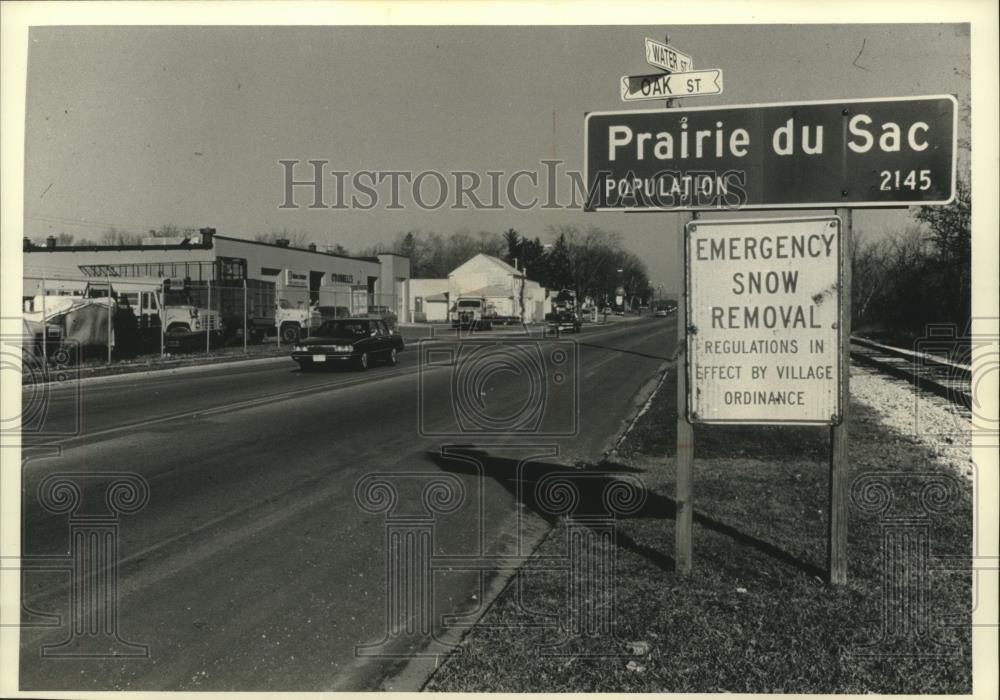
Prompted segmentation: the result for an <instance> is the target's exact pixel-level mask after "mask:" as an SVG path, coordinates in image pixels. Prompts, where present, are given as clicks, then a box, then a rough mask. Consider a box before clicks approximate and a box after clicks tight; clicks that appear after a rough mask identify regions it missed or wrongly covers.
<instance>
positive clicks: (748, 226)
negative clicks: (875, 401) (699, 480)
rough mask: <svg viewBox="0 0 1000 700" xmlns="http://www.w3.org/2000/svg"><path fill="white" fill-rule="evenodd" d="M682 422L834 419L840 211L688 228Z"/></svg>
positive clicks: (828, 421) (817, 422) (700, 222)
mask: <svg viewBox="0 0 1000 700" xmlns="http://www.w3.org/2000/svg"><path fill="white" fill-rule="evenodd" d="M685 249H686V257H687V260H686V269H687V281H686V282H687V300H688V302H687V303H688V306H687V314H688V316H687V318H688V324H689V325H688V335H687V343H688V344H687V352H688V392H689V394H688V419H689V420H690V421H691V422H693V423H782V424H811V425H821V424H822V425H830V424H835V423H838V422H839V421H840V416H841V405H840V401H841V391H840V387H841V376H840V361H839V359H840V347H841V342H840V341H841V337H840V334H841V328H842V325H841V322H840V313H841V304H840V302H841V294H842V285H841V279H842V277H841V270H842V265H843V263H842V253H841V236H840V219H839V218H838V217H822V218H801V219H775V220H767V221H765V220H752V219H748V220H743V221H734V220H721V219H717V220H697V221H692V222H691V223H690V224H688V226H687V241H686V246H685Z"/></svg>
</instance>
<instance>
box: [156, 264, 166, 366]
mask: <svg viewBox="0 0 1000 700" xmlns="http://www.w3.org/2000/svg"><path fill="white" fill-rule="evenodd" d="M165 289H166V288H165V285H164V284H163V281H162V280H161V281H160V296H159V298H158V299H157V300H156V313H157V315H158V316H159V317H160V357H163V356H164V355H166V354H167V352H166V342H167V324H166V319H165V318H164V316H165V312H164V309H163V307H164V305H165V304H166V299H165V298H164V292H165Z"/></svg>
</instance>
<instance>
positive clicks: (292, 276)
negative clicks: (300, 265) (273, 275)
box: [285, 270, 309, 287]
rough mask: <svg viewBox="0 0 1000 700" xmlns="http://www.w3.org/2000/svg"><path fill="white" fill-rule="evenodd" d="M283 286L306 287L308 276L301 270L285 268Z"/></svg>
mask: <svg viewBox="0 0 1000 700" xmlns="http://www.w3.org/2000/svg"><path fill="white" fill-rule="evenodd" d="M285 286H286V287H308V286H309V276H308V275H306V274H305V273H302V272H295V271H294V270H285Z"/></svg>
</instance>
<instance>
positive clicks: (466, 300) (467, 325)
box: [449, 296, 496, 331]
mask: <svg viewBox="0 0 1000 700" xmlns="http://www.w3.org/2000/svg"><path fill="white" fill-rule="evenodd" d="M495 316H496V313H495V312H494V311H493V310H492V309H491V308H490V307H489V305H488V304H487V302H486V299H485V298H484V297H464V296H460V297H458V298H457V299H456V300H455V304H454V305H453V306H452V307H451V311H450V313H449V320H450V321H451V327H452V328H455V329H457V330H481V331H488V330H490V329H491V328H493V319H494V317H495Z"/></svg>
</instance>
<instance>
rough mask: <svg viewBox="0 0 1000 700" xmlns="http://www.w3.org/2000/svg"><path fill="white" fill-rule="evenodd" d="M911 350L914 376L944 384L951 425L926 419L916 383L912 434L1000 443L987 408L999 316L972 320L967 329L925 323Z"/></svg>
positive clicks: (999, 350) (998, 366)
mask: <svg viewBox="0 0 1000 700" xmlns="http://www.w3.org/2000/svg"><path fill="white" fill-rule="evenodd" d="M913 349H914V350H915V354H914V358H913V365H914V367H913V370H914V371H913V375H914V377H915V378H917V381H919V378H920V377H922V376H930V377H932V378H933V380H934V381H935V383H936V385H937V388H939V389H944V392H945V394H946V398H947V399H948V401H949V403H950V408H949V411H950V413H951V415H952V416H953V417H954V422H953V424H950V425H942V424H941V423H940V422H939V421H935V420H928V419H927V415H926V410H922V402H921V400H920V398H921V397H920V391H919V387H915V389H917V391H915V400H914V418H915V424H914V430H915V434H917V435H935V436H938V437H941V438H947V439H948V441H950V442H954V443H957V444H964V445H971V444H972V442H973V440H975V441H976V443H977V444H978V445H980V446H982V447H997V446H1000V423H998V422H997V417H996V412H995V411H992V410H991V404H992V402H993V401H995V398H996V397H995V395H994V394H993V390H995V387H996V383H997V377H998V374H1000V319H996V318H976V319H972V321H971V322H970V323H969V325H968V326H967V327H966V328H959V327H958V326H957V325H956V324H954V323H939V324H931V325H928V326H927V328H926V330H925V333H924V336H923V337H922V338H918V339H917V340H916V342H915V343H914V348H913ZM990 387H993V389H992V390H991V388H990ZM963 409H964V410H963Z"/></svg>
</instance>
